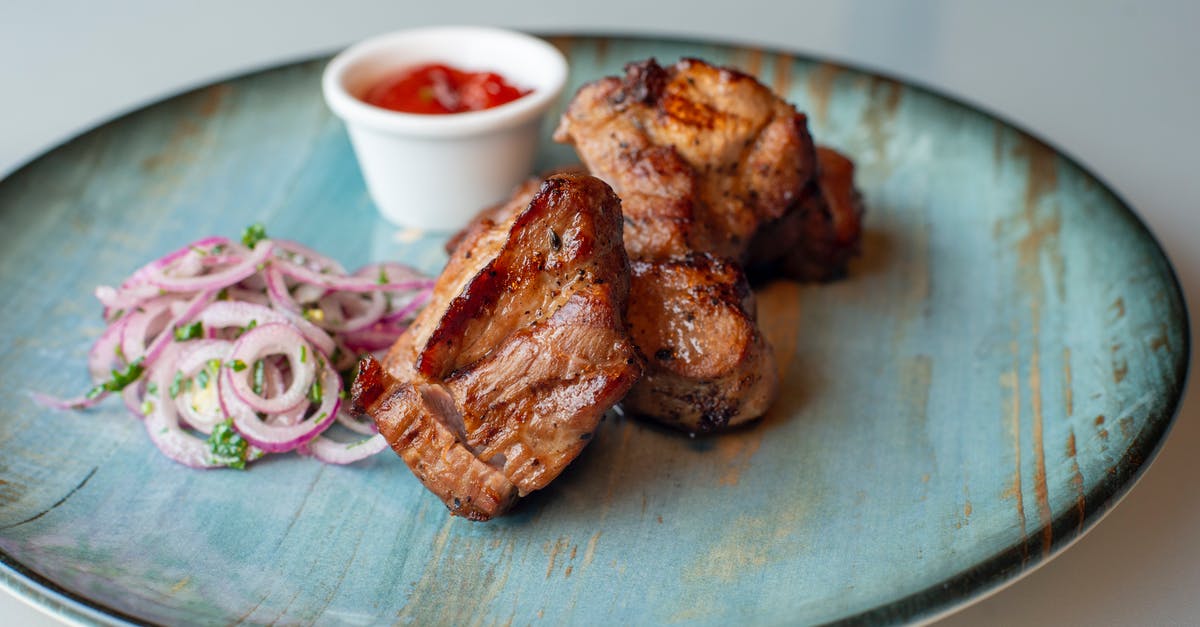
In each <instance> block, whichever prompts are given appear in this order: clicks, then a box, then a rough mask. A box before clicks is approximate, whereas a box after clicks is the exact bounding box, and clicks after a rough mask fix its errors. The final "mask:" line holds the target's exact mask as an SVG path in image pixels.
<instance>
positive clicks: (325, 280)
mask: <svg viewBox="0 0 1200 627" xmlns="http://www.w3.org/2000/svg"><path fill="white" fill-rule="evenodd" d="M274 265H275V267H276V268H278V269H279V272H280V273H282V274H283V275H284V276H288V277H291V278H293V279H296V280H297V281H300V282H302V283H309V284H312V285H319V286H321V287H324V288H327V289H331V290H337V291H339V292H389V291H403V290H419V289H424V288H426V287H429V286H430V285H431V284H432V282H431V281H429V280H427V279H413V280H408V281H399V282H396V283H383V284H381V283H380V282H379V281H378V280H377V279H371V278H368V277H358V276H346V275H344V274H323V273H321V272H317V271H314V270H311V269H309V268H306V267H304V266H301V265H297V264H294V263H291V262H289V261H287V260H277V261H276V263H275V264H274Z"/></svg>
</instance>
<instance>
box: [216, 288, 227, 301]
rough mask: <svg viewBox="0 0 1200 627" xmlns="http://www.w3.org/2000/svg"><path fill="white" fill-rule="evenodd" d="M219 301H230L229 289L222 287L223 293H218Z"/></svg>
mask: <svg viewBox="0 0 1200 627" xmlns="http://www.w3.org/2000/svg"><path fill="white" fill-rule="evenodd" d="M217 300H229V288H227V287H222V288H221V291H219V292H217Z"/></svg>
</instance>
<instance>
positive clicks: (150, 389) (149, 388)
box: [146, 382, 158, 394]
mask: <svg viewBox="0 0 1200 627" xmlns="http://www.w3.org/2000/svg"><path fill="white" fill-rule="evenodd" d="M146 394H158V384H157V383H153V382H151V383H148V384H147V385H146Z"/></svg>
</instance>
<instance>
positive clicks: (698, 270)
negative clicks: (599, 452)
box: [623, 253, 778, 433]
mask: <svg viewBox="0 0 1200 627" xmlns="http://www.w3.org/2000/svg"><path fill="white" fill-rule="evenodd" d="M631 285H632V288H631V292H630V296H629V311H628V319H629V331H630V334H631V335H632V336H633V341H634V343H636V344H637V346H638V348H639V349H641V351H642V353H643V354H644V355H645V356H646V359H647V367H646V375H645V376H644V377H642V379H641V380H640V381H638V383H637V385H635V386H634V387H633V389H632V390H630V392H629V395H628V396H626V397H625V401H624V403H623V405H624V407H625V408H626V409H627V410H630V411H632V412H634V413H637V414H639V415H642V416H649V417H651V418H654V419H656V420H658V421H660V422H662V423H664V424H668V425H670V426H673V427H675V428H678V429H682V430H684V431H688V432H692V433H704V432H709V431H715V430H720V429H724V428H727V427H733V426H736V425H739V424H742V423H744V422H746V421H749V420H752V419H754V418H757V417H759V416H761V415H762V414H763V413H764V412H766V411H767V408H768V407H770V405H771V402H772V401H774V400H775V395H776V392H777V387H778V376H777V374H776V370H775V359H774V356H773V353H772V352H771V347H770V346H769V345H768V344H767V342H766V340H765V339H763V336H762V333H760V332H759V330H758V326H757V324H756V323H755V319H754V314H755V311H754V294H753V292H751V291H750V286H749V284H748V283H747V282H746V277H745V275H743V273H742V271H741V268H740V267H739V266H738V265H737V264H735V263H733V262H731V261H728V260H721V259H718V258H716V257H713V256H711V255H708V254H706V253H693V254H690V255H687V256H684V257H675V258H671V259H667V260H661V261H640V260H639V261H634V262H633V280H632V283H631Z"/></svg>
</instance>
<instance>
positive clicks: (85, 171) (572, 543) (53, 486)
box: [0, 39, 1189, 624]
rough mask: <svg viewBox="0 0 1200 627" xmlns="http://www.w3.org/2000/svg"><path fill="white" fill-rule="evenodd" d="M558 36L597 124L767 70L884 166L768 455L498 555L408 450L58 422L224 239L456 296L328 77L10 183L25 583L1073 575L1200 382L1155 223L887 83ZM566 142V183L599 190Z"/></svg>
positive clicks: (504, 607) (5, 243)
mask: <svg viewBox="0 0 1200 627" xmlns="http://www.w3.org/2000/svg"><path fill="white" fill-rule="evenodd" d="M554 41H555V43H556V44H557V45H559V46H560V47H562V48H563V49H564V51H565V52H566V53H567V54H568V55H569V57H570V61H571V67H572V85H570V86H569V87H568V92H567V93H568V95H569V94H571V93H573V92H574V89H575V87H577V86H578V85H579V84H581V83H582V82H584V81H586V80H591V79H594V78H597V77H599V76H601V75H604V74H611V73H615V72H618V71H619V70H620V68H621V66H622V65H623V64H624V63H625V62H627V61H631V60H637V59H641V58H644V57H647V56H652V55H653V56H657V57H658V58H659V59H660V60H663V61H674V60H675V59H676V58H678V57H680V56H698V57H702V58H706V59H709V60H712V61H716V62H719V63H725V64H732V65H736V66H739V67H741V68H743V69H745V70H747V71H750V72H753V73H756V74H757V75H759V76H760V77H761V78H762V80H763V81H764V82H766V83H768V84H771V85H773V86H774V87H775V88H776V89H777V90H778V91H780V92H782V93H785V94H786V95H787V97H788V98H789V99H790V100H791V101H792V102H794V103H796V104H797V105H798V106H799V107H800V108H801V109H802V110H805V111H807V112H809V114H810V124H811V127H812V129H813V132H814V135H815V136H816V137H817V138H818V140H819V141H821V142H823V143H827V144H831V145H833V146H835V147H838V148H840V149H842V150H844V151H846V152H848V153H849V154H851V155H852V156H853V157H854V158H855V159H856V160H857V161H858V163H859V166H860V167H859V182H860V184H861V186H862V187H863V190H864V193H865V196H866V199H867V202H868V205H869V214H868V217H867V221H866V225H867V234H866V238H865V242H864V248H865V254H864V255H863V256H862V257H861V258H860V259H858V260H857V261H856V262H855V263H854V264H853V265H852V267H851V271H852V274H851V277H850V278H849V279H848V280H845V281H842V282H839V283H834V284H829V285H810V286H801V285H795V284H791V283H787V282H778V283H775V284H772V285H769V286H767V287H766V288H765V289H764V290H763V291H762V292H761V293H760V301H759V302H760V305H759V306H760V318H761V321H762V324H763V326H764V328H765V329H766V330H767V332H768V335H769V339H770V340H771V341H772V343H773V344H774V346H775V348H776V351H777V353H778V355H779V362H780V366H781V368H782V370H783V377H784V384H783V393H782V396H781V398H780V399H779V401H778V402H777V403H776V405H775V406H774V408H773V409H772V411H771V413H770V414H769V415H768V416H767V417H766V418H765V419H764V420H763V421H762V422H761V423H760V424H758V425H756V426H755V427H754V428H752V429H748V430H744V431H740V432H737V433H734V434H730V435H726V436H722V437H717V438H702V439H689V438H687V437H680V436H679V435H676V434H674V433H667V432H664V431H662V430H660V429H657V428H654V427H650V426H646V425H643V424H641V423H638V422H636V421H630V420H627V419H622V418H619V417H616V416H613V417H610V419H609V420H608V421H607V422H606V423H605V425H604V427H603V428H602V429H601V430H600V431H599V432H598V433H597V438H596V439H595V440H594V442H593V444H592V445H591V446H590V447H589V448H588V449H587V450H586V451H585V452H584V454H583V455H582V456H581V458H580V459H579V460H577V461H576V463H575V464H574V465H573V466H572V467H571V468H569V469H568V471H567V472H566V473H564V475H563V476H562V477H561V478H560V479H559V480H558V481H557V482H556V483H555V484H553V485H552V486H551V487H550V488H549V489H547V490H545V491H544V493H543V494H539V495H535V496H533V497H531V498H529V499H527V501H526V502H525V503H524V504H523V505H522V506H521V507H520V508H518V509H517V511H516V512H515V514H514V515H512V516H509V517H507V518H505V519H502V520H497V521H494V522H492V523H490V524H474V523H471V522H468V521H465V520H461V519H454V518H451V517H449V516H447V514H446V512H445V510H444V508H443V507H442V506H441V505H440V503H438V502H437V500H436V499H435V498H433V497H432V496H431V495H429V494H427V493H426V492H425V490H424V489H423V488H422V487H421V486H420V485H419V484H418V483H417V481H416V480H415V479H414V478H413V477H412V476H411V475H410V473H409V472H408V470H407V469H406V468H405V467H404V464H403V463H402V462H401V461H400V460H399V458H397V457H395V456H393V455H390V454H388V455H383V456H379V457H377V458H374V459H372V460H370V461H368V462H366V463H362V464H359V465H356V466H353V467H345V468H341V467H327V466H322V465H321V464H319V463H317V462H315V461H312V460H309V459H303V458H289V459H280V460H276V461H270V462H266V463H261V464H259V465H257V466H255V467H254V468H253V469H252V470H250V471H248V472H237V471H212V472H202V471H194V470H189V469H187V468H184V467H182V466H178V465H176V464H174V463H172V462H170V461H168V460H167V459H166V458H164V457H162V456H161V455H160V454H159V453H158V452H157V451H156V450H155V449H154V447H153V446H152V445H151V444H150V442H149V441H148V439H147V437H146V434H145V433H144V431H143V429H142V426H141V424H140V423H138V422H137V421H136V420H134V419H133V418H131V417H130V416H128V415H127V414H126V412H125V410H124V408H123V407H122V406H121V405H120V403H119V402H117V401H110V402H108V403H106V404H104V405H102V406H101V407H100V408H98V409H96V410H93V411H90V412H86V413H57V412H52V411H47V410H44V409H42V408H40V407H38V406H37V405H35V404H34V403H33V402H32V401H31V400H30V398H29V397H28V396H27V394H26V391H27V390H31V389H33V390H40V391H46V392H54V393H62V394H70V393H72V392H76V391H79V390H81V389H83V388H85V386H86V385H87V380H86V369H85V365H84V364H85V355H86V352H87V349H88V346H89V344H90V342H91V341H92V340H93V339H94V338H95V337H96V336H97V334H98V333H99V331H100V329H101V323H100V316H99V307H98V305H97V304H96V303H95V301H94V300H93V299H92V297H91V291H92V288H93V287H94V286H95V285H97V284H113V283H115V282H117V281H119V280H120V279H121V278H122V277H123V276H125V275H126V274H127V273H129V272H130V271H132V270H133V269H134V268H135V267H137V266H138V265H140V264H141V263H143V262H144V261H146V260H148V259H150V258H153V257H156V256H158V255H160V254H162V253H164V252H166V251H168V250H171V249H174V248H176V247H178V246H180V245H182V244H184V243H186V242H188V241H191V240H193V239H196V238H197V237H199V236H201V235H206V234H225V235H236V234H237V233H239V232H240V230H241V228H242V227H243V226H244V225H246V224H248V223H250V222H253V221H263V222H265V223H266V224H267V225H268V229H269V232H270V233H272V234H274V235H277V236H280V237H287V238H292V239H297V240H299V241H301V242H304V243H307V244H309V245H312V246H315V247H317V248H318V249H320V250H322V251H325V252H327V253H328V254H331V255H332V256H334V257H336V258H338V259H340V260H342V261H343V262H344V263H345V264H346V265H347V266H348V267H354V266H357V265H359V264H362V263H365V262H367V261H370V260H374V259H385V258H397V259H401V260H405V261H408V262H410V263H413V264H415V265H417V266H419V267H420V268H422V269H424V270H425V271H427V272H430V273H433V272H436V271H437V270H438V269H439V268H440V266H441V264H442V263H443V262H444V259H445V257H444V255H443V254H442V253H441V251H440V243H441V238H439V237H432V236H428V237H425V236H420V234H414V233H408V232H405V233H398V232H396V231H395V229H393V228H390V227H388V226H387V225H386V224H384V223H383V222H382V221H381V220H379V219H378V218H377V217H376V213H375V210H374V209H373V207H372V205H371V203H370V200H369V199H368V197H367V195H366V193H365V191H364V188H363V183H362V180H361V178H360V175H359V173H358V170H357V167H356V165H355V162H354V158H353V155H352V154H351V150H350V146H349V143H348V141H347V138H346V135H345V132H344V130H343V128H342V126H341V124H340V123H339V122H338V121H337V120H336V119H335V118H333V117H332V116H331V115H330V113H329V112H328V111H327V110H326V109H325V106H324V104H323V103H322V101H321V96H320V89H319V75H320V71H321V69H322V66H323V63H322V62H320V61H317V62H310V63H302V64H298V65H291V66H287V67H282V68H279V69H275V70H270V71H266V72H262V73H258V74H254V75H250V76H246V77H242V78H238V79H234V80H231V81H228V82H224V83H220V84H216V85H212V86H209V87H206V88H203V89H199V90H197V91H194V92H191V93H188V94H184V95H182V96H179V97H176V98H172V99H170V100H167V101H164V102H162V103H159V104H156V105H153V106H151V107H148V108H146V109H144V110H141V111H139V112H136V113H133V114H130V115H128V116H126V117H123V118H121V119H118V120H116V121H114V122H111V123H109V124H106V125H104V126H102V127H100V128H97V129H96V130H94V131H92V132H89V133H87V134H85V135H83V136H81V137H79V138H77V139H75V140H73V141H71V142H69V143H68V144H66V145H65V146H62V147H60V148H58V149H55V150H54V151H52V152H50V153H48V154H47V155H45V156H43V157H42V158H40V159H38V160H37V161H35V162H33V163H32V164H30V165H28V166H26V167H25V168H23V169H22V170H20V171H18V172H17V173H15V174H14V175H12V176H11V177H9V178H8V179H6V180H4V181H3V182H0V219H2V220H3V225H4V228H3V229H0V286H2V287H3V293H4V294H5V297H4V298H3V300H2V301H0V351H2V354H3V357H4V359H3V360H0V380H3V381H4V382H5V385H4V386H3V387H2V388H0V559H2V560H3V563H4V564H5V565H6V568H2V569H0V579H2V580H3V583H4V584H5V585H6V586H8V587H10V588H12V589H15V590H16V591H17V592H18V593H19V594H23V595H27V596H30V597H32V598H34V599H35V600H37V601H38V602H39V603H42V604H43V605H46V606H48V607H50V608H52V609H53V610H54V611H57V612H60V613H61V614H63V615H65V616H68V617H74V618H77V619H81V620H83V621H85V622H106V621H115V620H121V619H124V620H134V621H147V622H156V623H166V624H180V623H209V622H213V623H228V622H235V621H244V622H248V623H262V622H277V623H286V624H292V623H300V624H308V623H314V622H316V623H329V624H367V623H391V622H411V621H418V622H422V623H426V622H443V623H445V622H449V623H454V624H476V623H479V624H499V623H506V624H507V623H513V622H515V623H518V624H527V623H530V622H533V621H535V620H538V619H543V618H544V619H548V620H550V621H552V622H561V621H575V622H588V621H600V620H604V621H610V620H611V621H616V622H621V623H631V622H632V623H652V622H653V623H657V622H680V621H684V622H698V623H711V624H730V623H733V622H743V621H745V620H747V619H753V620H755V621H759V622H789V623H790V622H826V621H836V620H844V619H851V620H857V621H863V622H890V621H895V620H903V619H912V618H918V617H921V616H928V615H931V614H933V613H935V612H937V611H939V610H942V609H944V608H946V607H948V606H950V605H951V604H953V603H957V602H961V601H963V600H965V599H968V598H971V597H972V596H975V595H977V594H980V593H982V592H984V591H986V590H988V589H990V588H991V587H993V586H995V585H998V584H1000V583H1002V582H1004V581H1006V580H1008V579H1010V578H1012V577H1014V576H1016V575H1018V574H1019V573H1021V572H1022V571H1024V570H1026V569H1028V568H1029V567H1031V566H1033V565H1035V564H1037V563H1038V562H1040V561H1041V560H1044V559H1046V558H1047V557H1049V556H1050V555H1051V554H1052V553H1053V552H1054V551H1055V550H1056V549H1058V548H1060V547H1062V546H1063V545H1064V544H1066V543H1068V542H1069V541H1070V540H1071V539H1072V538H1074V537H1075V536H1077V535H1078V534H1079V533H1081V532H1082V531H1083V530H1085V529H1086V528H1087V527H1088V526H1089V525H1090V524H1091V523H1092V522H1094V521H1095V520H1096V519H1097V518H1098V516H1099V515H1100V514H1101V513H1103V512H1104V511H1105V510H1106V509H1107V508H1108V507H1109V506H1111V505H1112V504H1113V503H1114V502H1115V500H1116V499H1117V498H1118V497H1119V496H1120V495H1121V494H1122V493H1123V492H1124V490H1125V489H1127V488H1128V487H1129V485H1130V484H1131V483H1132V482H1133V480H1134V479H1135V478H1136V477H1137V476H1138V474H1139V473H1140V472H1141V470H1142V469H1143V468H1144V467H1145V465H1146V463H1147V462H1148V461H1149V459H1150V458H1151V457H1152V456H1153V454H1154V452H1155V451H1156V450H1157V448H1158V446H1159V445H1160V444H1161V441H1162V438H1163V437H1164V436H1165V434H1166V431H1167V429H1168V427H1169V425H1170V422H1171V418H1172V416H1173V415H1174V412H1175V410H1176V407H1177V405H1178V402H1179V397H1180V394H1181V388H1182V384H1183V380H1184V371H1185V370H1186V367H1187V360H1188V351H1189V348H1188V344H1187V341H1188V340H1187V337H1188V336H1187V328H1186V316H1185V312H1184V306H1183V303H1182V296H1181V294H1180V291H1179V288H1178V285H1177V283H1176V281H1175V278H1174V275H1173V273H1172V270H1171V268H1170V265H1169V264H1168V262H1167V260H1166V259H1165V258H1164V257H1163V254H1162V252H1161V250H1160V249H1159V247H1158V245H1157V244H1156V243H1155V242H1154V240H1153V238H1152V237H1151V236H1150V235H1149V233H1147V231H1146V230H1145V228H1144V227H1143V226H1142V224H1141V223H1140V222H1139V220H1138V219H1137V218H1136V217H1135V216H1134V215H1133V214H1132V212H1131V211H1130V210H1129V208H1128V207H1126V206H1125V205H1124V204H1123V203H1122V202H1121V201H1120V199H1118V198H1116V197H1115V196H1114V195H1113V194H1112V193H1111V192H1110V191H1109V190H1108V189H1107V188H1106V187H1104V185H1103V184H1101V183H1099V182H1098V181H1097V180H1096V179H1094V178H1093V177H1092V176H1090V175H1089V174H1088V173H1086V172H1085V171H1083V170H1082V169H1080V168H1079V167H1078V166H1077V165H1075V164H1074V163H1073V162H1072V161H1070V160H1069V159H1067V158H1065V157H1063V156H1061V155H1059V154H1057V153H1056V152H1055V151H1054V150H1052V149H1050V148H1048V147H1047V146H1045V145H1044V144H1042V143H1040V142H1038V141H1036V140H1035V139H1033V138H1031V137H1029V136H1027V135H1025V134H1023V133H1021V132H1019V131H1018V130H1015V129H1013V128H1012V127H1010V126H1008V125H1006V124H1005V123H1003V122H1002V121H998V120H996V119H994V118H993V117H990V116H988V115H986V114H983V113H980V112H978V111H976V110H973V109H971V108H968V107H965V106H963V105H961V104H958V103H955V102H953V101H950V100H947V99H946V98H943V97H941V96H938V95H936V94H932V93H929V92H928V91H925V90H922V89H918V88H914V87H910V86H906V85H903V84H899V83H896V82H893V81H891V80H887V79H885V78H880V77H877V76H873V75H870V74H866V73H862V72H859V71H855V70H852V69H847V68H842V67H837V66H833V65H828V64H821V63H816V62H812V61H807V60H803V59H795V58H792V57H789V56H786V55H777V54H773V53H769V52H762V51H757V50H748V49H740V48H732V47H724V46H717V45H707V44H694V43H680V42H676V43H663V42H652V41H648V40H623V39H556V40H554ZM554 117H556V116H554ZM553 122H554V120H553V119H551V120H548V121H547V126H546V128H545V129H544V133H543V134H544V136H545V137H546V146H545V150H544V151H543V153H542V165H543V166H549V165H554V164H560V163H563V162H572V161H574V155H573V153H572V151H571V150H570V149H569V148H566V147H562V146H555V145H552V144H551V143H550V141H549V134H550V130H551V128H552V126H553ZM469 183H470V182H469V181H436V182H431V184H439V185H461V184H469Z"/></svg>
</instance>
